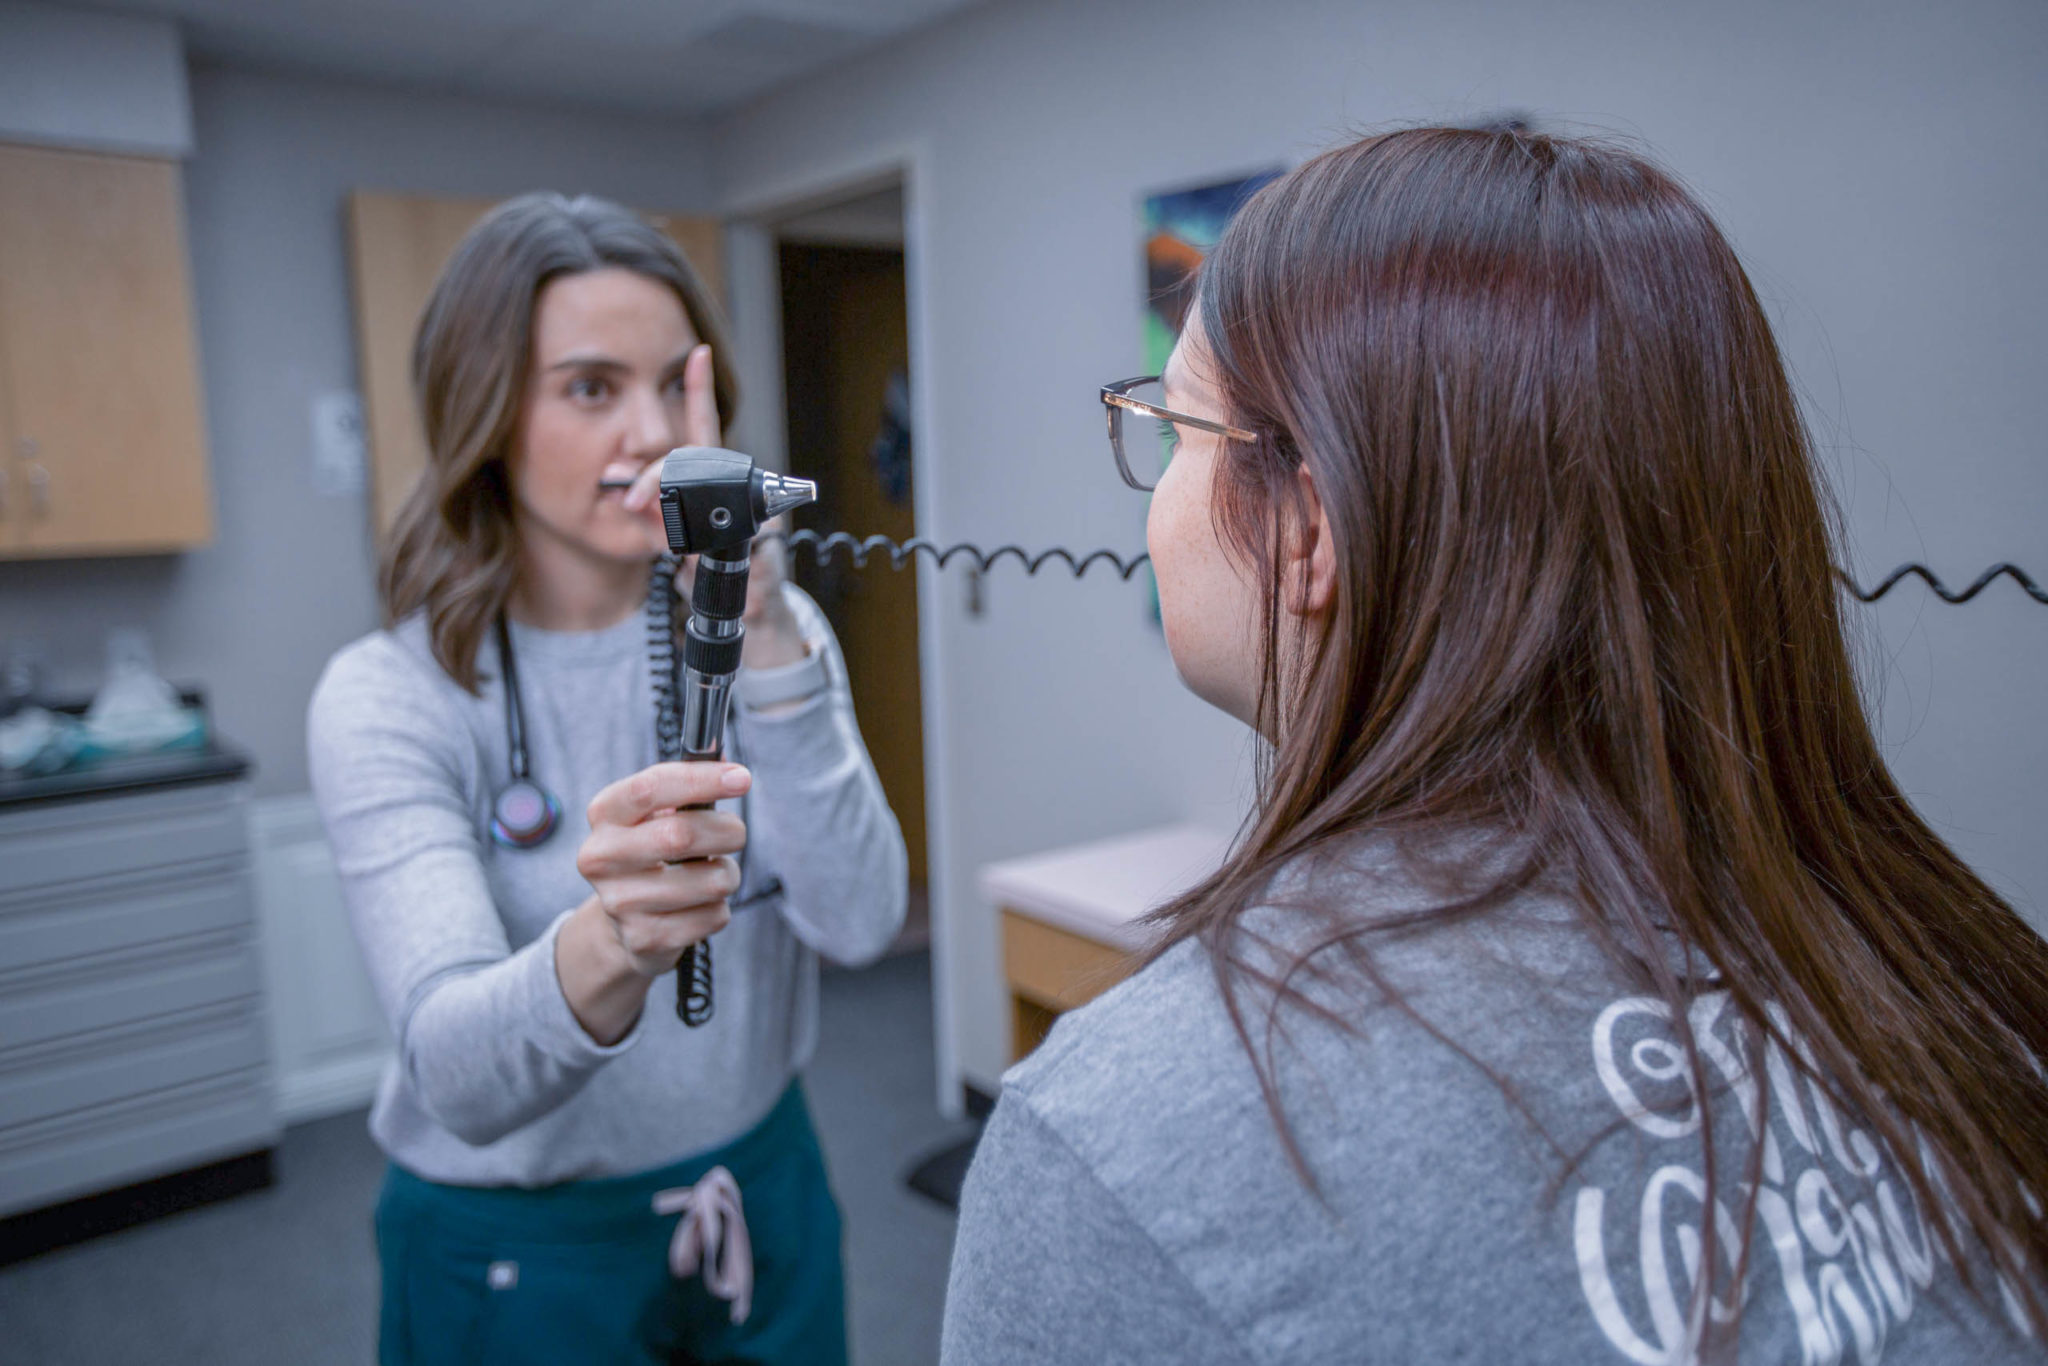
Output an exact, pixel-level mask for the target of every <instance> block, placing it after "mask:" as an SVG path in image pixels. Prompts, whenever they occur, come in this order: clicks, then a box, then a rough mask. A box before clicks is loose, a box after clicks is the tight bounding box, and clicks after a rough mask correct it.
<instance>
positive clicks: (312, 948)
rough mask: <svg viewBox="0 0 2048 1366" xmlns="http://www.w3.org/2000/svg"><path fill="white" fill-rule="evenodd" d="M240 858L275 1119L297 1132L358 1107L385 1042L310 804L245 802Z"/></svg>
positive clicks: (373, 1087) (378, 1070) (386, 1053)
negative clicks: (257, 939)
mask: <svg viewBox="0 0 2048 1366" xmlns="http://www.w3.org/2000/svg"><path fill="white" fill-rule="evenodd" d="M249 851H250V857H251V860H252V862H253V864H254V872H255V884H256V920H257V924H258V925H259V926H260V927H261V933H262V938H263V970H264V977H265V995H266V997H267V998H268V1004H269V1007H270V1032H271V1056H272V1057H273V1058H274V1059H275V1064H276V1070H275V1076H276V1082H277V1116H278V1119H279V1120H280V1121H282V1122H283V1123H286V1124H296V1123H300V1122H302V1121H304V1120H309V1119H319V1118H321V1117H323V1116H326V1115H332V1114H336V1113H339V1112H341V1111H343V1110H351V1109H356V1108H358V1107H361V1106H366V1105H368V1104H369V1103H370V1101H371V1099H372V1098H373V1097H374V1096H375V1095H376V1093H377V1082H378V1079H379V1078H380V1077H381V1076H382V1075H383V1072H384V1067H385V1064H386V1063H387V1062H389V1060H390V1058H391V1035H390V1032H389V1031H388V1030H387V1029H386V1028H385V1025H384V1015H383V1011H382V1010H381V1009H380V1008H379V1006H378V1004H377V996H376V993H375V992H374V991H373V990H372V989H371V987H370V981H369V977H368V975H367V974H366V973H365V972H364V971H363V960H362V954H361V953H360V952H359V951H358V950H357V948H356V941H355V935H354V933H353V931H351V930H350V928H349V923H348V911H347V909H346V907H344V905H343V904H342V899H341V879H340V877H339V875H338V874H336V872H335V870H334V855H333V854H332V853H331V852H330V851H329V849H328V847H327V837H326V835H325V833H324V832H323V831H322V830H321V827H320V817H319V814H318V812H316V811H315V810H314V807H313V798H312V796H311V795H310V794H305V793H301V794H297V795H294V796H287V797H267V798H264V799H263V800H261V801H255V802H251V803H250V804H249Z"/></svg>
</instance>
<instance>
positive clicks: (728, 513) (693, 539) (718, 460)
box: [661, 446, 818, 556]
mask: <svg viewBox="0 0 2048 1366" xmlns="http://www.w3.org/2000/svg"><path fill="white" fill-rule="evenodd" d="M817 497H818V486H817V484H816V483H814V482H813V481H811V480H809V479H792V478H790V477H789V476H788V475H786V474H777V473H775V472H774V471H772V470H763V469H756V468H755V466H754V462H753V460H752V459H751V458H749V457H747V456H744V455H741V454H740V453H739V452H738V451H728V450H724V449H722V448H720V447H717V446H678V447H677V448H676V449H675V450H672V451H670V452H669V453H668V455H667V456H666V457H664V458H663V460H662V462H661V522H662V526H663V528H664V529H665V530H666V531H667V533H668V548H669V549H670V550H671V551H672V552H674V553H675V554H677V555H701V554H711V555H718V556H734V555H742V554H744V553H745V551H746V549H747V546H748V543H749V542H751V541H752V540H753V539H754V536H755V535H756V534H757V533H758V532H759V531H760V530H761V524H762V523H763V522H766V521H767V520H768V519H769V518H770V517H773V516H775V515H776V514H777V513H780V512H787V511H789V510H790V509H791V508H796V507H802V506H803V505H804V504H805V503H810V502H815V501H817Z"/></svg>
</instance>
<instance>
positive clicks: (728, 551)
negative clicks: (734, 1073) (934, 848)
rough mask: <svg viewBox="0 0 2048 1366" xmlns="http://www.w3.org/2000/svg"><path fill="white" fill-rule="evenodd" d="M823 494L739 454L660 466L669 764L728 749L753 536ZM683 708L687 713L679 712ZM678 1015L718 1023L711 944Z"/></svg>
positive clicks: (690, 954)
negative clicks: (681, 583) (688, 572)
mask: <svg viewBox="0 0 2048 1366" xmlns="http://www.w3.org/2000/svg"><path fill="white" fill-rule="evenodd" d="M817 497H818V486H817V484H815V483H814V482H812V481H811V480H809V479H792V478H790V477H788V476H787V475H781V474H776V473H774V472H773V471H771V470H764V469H757V468H755V466H754V462H753V461H752V460H751V459H750V458H748V457H747V456H744V455H741V454H740V453H739V452H737V451H728V450H722V449H720V448H718V447H716V446H681V447H678V448H677V449H675V450H672V451H670V452H669V453H668V455H667V456H666V457H665V458H664V459H663V460H662V462H661V523H662V528H663V530H664V531H665V532H666V533H667V535H668V548H669V552H670V555H669V556H668V557H664V558H663V559H662V561H661V562H660V564H659V565H658V566H657V567H656V569H655V573H654V578H653V587H652V588H651V589H650V590H649V593H648V607H649V622H648V628H649V637H650V638H649V644H650V646H652V647H653V648H654V658H655V660H656V664H655V701H656V711H657V716H656V720H655V741H656V748H657V750H658V752H659V757H660V758H662V759H663V760H670V761H672V760H679V759H683V760H690V759H696V760H701V759H716V758H718V757H719V754H720V753H721V752H722V751H723V750H724V748H725V721H726V711H727V707H728V705H729V704H730V700H731V697H732V680H733V675H734V674H736V673H738V672H739V667H740V650H741V647H742V645H743V644H744V642H745V640H746V636H747V628H746V626H745V624H744V623H743V622H742V621H741V617H742V616H743V615H744V613H745V612H746V609H747V571H748V567H749V564H750V561H751V557H752V554H753V549H754V537H755V536H756V535H757V534H758V533H759V532H760V530H761V526H762V524H763V523H764V522H766V521H767V520H768V519H769V518H771V517H773V516H775V515H776V514H777V513H781V512H787V511H789V510H790V509H791V508H797V507H802V506H803V505H804V504H805V503H809V502H814V501H816V499H817ZM682 555H695V556H696V557H697V577H696V582H695V583H694V585H693V586H692V588H691V591H690V620H689V624H688V625H687V626H685V627H684V629H683V668H682V676H681V679H680V682H678V680H677V679H676V677H675V675H674V672H673V671H674V661H675V647H674V645H673V643H672V642H673V640H674V630H675V625H674V601H675V598H674V594H675V587H674V585H675V572H676V561H675V559H674V558H673V557H675V556H682ZM678 703H680V707H679V706H678ZM676 1016H677V1018H678V1019H680V1020H681V1021H682V1022H683V1023H684V1024H686V1025H691V1026H696V1025H701V1024H703V1023H704V1022H705V1021H706V1020H708V1019H710V1018H711V941H710V940H708V939H704V940H699V941H698V942H697V943H695V944H692V945H691V946H690V947H689V948H687V949H685V950H683V956H682V958H681V959H680V960H678V961H677V963H676Z"/></svg>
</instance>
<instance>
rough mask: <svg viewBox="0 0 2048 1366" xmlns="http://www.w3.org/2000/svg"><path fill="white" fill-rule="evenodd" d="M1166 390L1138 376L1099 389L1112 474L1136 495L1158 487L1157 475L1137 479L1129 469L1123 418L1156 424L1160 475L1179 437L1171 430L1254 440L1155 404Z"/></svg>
mask: <svg viewBox="0 0 2048 1366" xmlns="http://www.w3.org/2000/svg"><path fill="white" fill-rule="evenodd" d="M1165 393H1166V389H1165V386H1164V385H1163V384H1161V383H1160V381H1159V376H1157V375H1140V376H1138V377H1137V378H1136V379H1120V380H1118V381H1117V382H1116V383H1114V384H1105V385H1103V386H1102V406H1103V409H1104V410H1105V411H1106V412H1107V413H1108V415H1109V448H1110V450H1112V451H1114V452H1116V472H1117V473H1118V474H1121V475H1122V476H1123V477H1124V482H1125V483H1126V484H1129V485H1130V486H1131V487H1132V488H1134V489H1136V490H1138V492H1140V493H1150V492H1151V491H1152V490H1153V489H1154V488H1156V487H1157V486H1158V484H1159V475H1158V474H1154V475H1153V476H1152V477H1151V478H1150V479H1141V478H1139V477H1138V476H1137V475H1136V474H1135V473H1133V472H1132V469H1131V460H1130V456H1129V454H1128V449H1127V447H1126V446H1125V444H1124V415H1125V414H1127V413H1137V414H1138V415H1139V416H1141V417H1149V418H1151V419H1153V420H1154V421H1156V422H1157V423H1158V424H1159V434H1160V436H1161V438H1162V440H1163V443H1164V446H1165V458H1163V459H1161V460H1160V462H1159V469H1160V472H1161V473H1164V472H1165V469H1166V460H1167V459H1170V458H1172V455H1173V446H1174V442H1175V441H1176V440H1177V439H1178V437H1179V434H1178V433H1177V432H1175V431H1174V428H1175V427H1178V426H1188V427H1198V428H1200V429H1201V430H1203V431H1205V432H1214V433H1216V434H1217V435H1218V436H1223V437H1228V438H1229V439H1230V440H1232V441H1256V440H1258V437H1257V436H1255V435H1254V434H1252V433H1251V432H1248V431H1246V430H1245V429H1244V428H1242V427H1232V426H1228V425H1227V424H1225V423H1221V422H1211V421H1210V420H1209V419H1208V418H1206V417H1190V416H1189V415H1188V414H1186V413H1179V412H1175V411H1174V410H1173V409H1171V408H1167V407H1163V406H1162V405H1161V404H1159V403H1158V402H1157V400H1158V399H1160V398H1163V397H1165Z"/></svg>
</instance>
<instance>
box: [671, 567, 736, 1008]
mask: <svg viewBox="0 0 2048 1366" xmlns="http://www.w3.org/2000/svg"><path fill="white" fill-rule="evenodd" d="M750 551H751V546H741V547H740V548H739V553H738V555H737V557H736V558H732V559H727V558H724V557H722V556H716V555H710V554H703V555H699V556H698V557H697V578H696V583H695V584H694V585H693V586H692V588H691V592H690V620H689V623H688V624H687V625H686V626H685V627H684V628H683V679H682V685H683V686H682V693H683V695H682V752H683V757H684V758H685V759H694V760H710V759H717V758H718V757H719V756H720V755H721V754H723V753H724V752H725V720H726V714H727V709H728V706H729V704H730V700H731V697H732V680H733V676H734V675H735V674H737V673H738V672H739V667H740V654H741V651H742V649H743V647H744V646H745V643H746V636H747V628H746V625H745V624H744V622H743V621H742V620H741V617H742V616H743V615H744V614H745V612H746V607H747V576H748V571H749V570H750V568H751V567H752V561H751V559H750V555H749V552H750ZM697 809H700V810H701V809H703V808H697ZM711 1010H712V994H711V942H710V940H708V939H706V940H700V941H699V942H697V943H695V944H692V945H691V946H690V947H689V948H687V949H685V950H683V956H682V957H681V958H680V959H678V960H677V961H676V1018H677V1019H679V1020H681V1021H682V1022H683V1023H684V1024H686V1025H690V1026H693V1027H694V1026H696V1025H701V1024H703V1023H704V1022H705V1021H706V1020H709V1019H710V1018H711Z"/></svg>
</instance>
